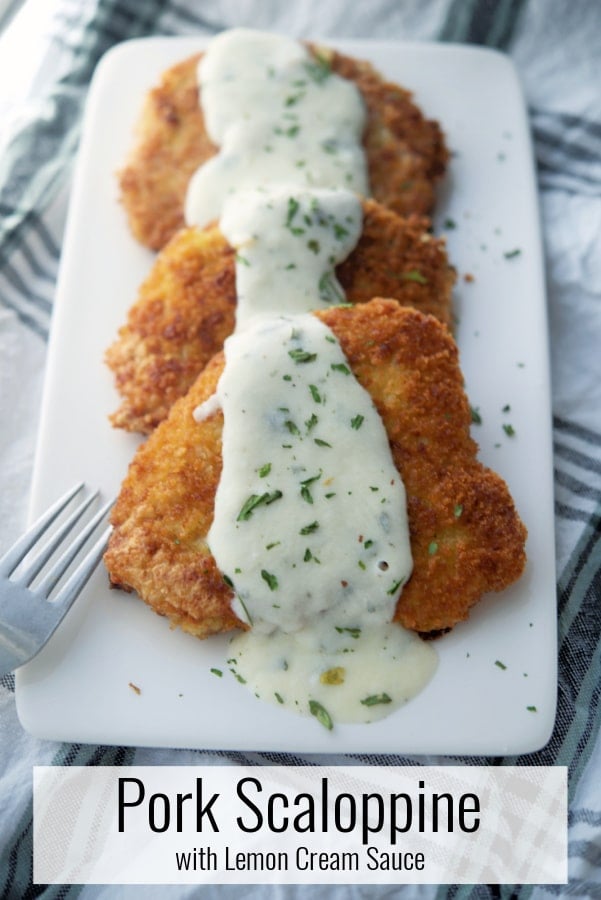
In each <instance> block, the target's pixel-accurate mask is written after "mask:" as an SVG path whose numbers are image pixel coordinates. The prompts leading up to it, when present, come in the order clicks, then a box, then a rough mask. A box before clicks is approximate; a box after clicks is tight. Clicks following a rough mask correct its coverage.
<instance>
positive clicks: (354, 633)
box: [334, 625, 361, 640]
mask: <svg viewBox="0 0 601 900" xmlns="http://www.w3.org/2000/svg"><path fill="white" fill-rule="evenodd" d="M334 628H335V629H336V631H337V632H338V634H350V636H351V637H352V638H354V639H355V640H357V638H358V637H360V636H361V629H360V628H348V627H345V626H343V625H335V626H334Z"/></svg>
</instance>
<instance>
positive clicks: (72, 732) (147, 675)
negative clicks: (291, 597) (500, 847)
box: [17, 38, 557, 755]
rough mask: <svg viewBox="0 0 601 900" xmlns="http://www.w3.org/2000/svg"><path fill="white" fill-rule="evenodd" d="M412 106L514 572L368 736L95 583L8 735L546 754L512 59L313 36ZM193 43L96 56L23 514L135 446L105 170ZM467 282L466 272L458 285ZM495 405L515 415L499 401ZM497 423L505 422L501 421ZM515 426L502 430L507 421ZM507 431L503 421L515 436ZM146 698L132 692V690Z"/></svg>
mask: <svg viewBox="0 0 601 900" xmlns="http://www.w3.org/2000/svg"><path fill="white" fill-rule="evenodd" d="M323 43H329V44H331V45H334V46H337V47H339V48H340V49H341V50H343V51H344V52H346V53H349V54H352V55H355V56H357V57H361V58H364V59H369V60H371V61H372V62H373V63H374V64H375V65H376V67H377V68H378V69H379V70H380V71H381V72H382V73H383V74H384V75H386V76H387V77H388V78H390V79H392V80H394V81H397V82H399V83H401V84H403V85H404V86H406V87H408V88H409V89H410V90H412V91H413V92H414V95H415V99H416V101H417V102H418V104H419V105H420V106H421V108H422V109H423V111H424V112H425V114H426V115H427V116H428V117H430V118H436V119H438V120H439V121H440V122H441V123H442V126H443V128H444V130H445V133H446V135H447V139H448V143H449V146H450V148H451V150H452V154H453V155H452V159H451V163H450V169H449V174H448V177H447V180H446V182H445V184H444V185H443V187H442V189H441V191H440V197H439V203H438V207H437V214H436V218H435V231H436V232H437V233H445V234H446V235H447V238H448V249H449V255H450V257H451V260H452V262H453V263H454V265H455V266H456V267H457V271H458V281H457V288H456V292H455V309H456V314H457V328H456V336H457V340H458V343H459V347H460V352H461V364H462V368H463V371H464V374H465V379H466V386H467V391H468V394H469V397H470V402H471V404H472V406H473V407H474V408H477V409H478V410H479V412H480V416H481V419H482V422H481V424H479V425H474V437H475V438H476V440H477V441H478V443H479V444H480V448H481V451H480V458H481V459H482V461H483V462H484V463H485V464H487V465H489V466H491V467H492V468H494V469H495V470H496V471H498V472H499V473H500V474H501V475H502V476H503V477H504V478H505V479H506V480H507V482H508V484H509V487H510V489H511V491H512V493H513V496H514V498H515V501H516V504H517V507H518V509H519V512H520V514H521V516H522V518H523V520H524V521H525V523H526V525H527V527H528V530H529V538H528V545H527V552H528V566H527V570H526V573H525V575H524V576H523V577H522V579H521V580H520V581H519V582H518V583H517V584H516V585H515V586H514V587H512V588H511V589H509V590H507V591H506V592H504V593H503V594H502V595H500V596H499V595H495V596H490V597H486V598H484V599H483V601H482V602H481V603H480V604H479V605H478V606H477V607H476V608H475V609H474V611H473V613H472V615H471V617H470V619H469V621H468V622H466V623H464V624H462V625H460V626H458V627H457V628H455V630H454V631H453V632H451V633H450V634H449V635H447V636H445V637H444V638H442V639H440V640H439V641H438V642H437V643H436V650H437V652H438V656H439V665H438V670H437V672H436V674H435V676H434V678H433V679H432V681H431V682H430V684H429V685H428V686H427V687H426V689H425V690H424V691H423V692H422V693H421V694H420V695H419V696H418V697H416V698H415V699H414V700H413V701H411V702H410V703H409V704H408V705H406V706H405V707H403V708H401V709H400V710H398V711H397V712H396V713H394V714H393V715H391V716H390V717H388V718H387V719H384V720H382V721H381V722H378V723H374V724H371V725H337V726H336V727H335V728H334V730H333V731H331V732H329V731H326V730H325V729H324V728H323V727H322V726H321V725H320V724H319V723H318V722H317V721H316V720H315V719H313V718H311V717H309V718H306V717H301V716H295V715H294V714H292V713H290V712H288V711H286V710H282V709H278V708H277V707H275V706H272V705H270V704H266V703H262V702H260V701H259V700H256V699H255V698H254V697H253V696H252V694H250V693H249V692H248V691H247V690H246V689H245V688H244V687H243V686H241V685H239V684H238V683H237V682H236V681H235V679H234V678H233V677H232V678H230V677H229V675H227V673H226V675H224V677H223V678H217V677H216V676H215V675H214V674H212V673H211V668H212V667H219V668H224V669H225V668H226V667H225V666H223V661H224V659H225V658H226V655H227V640H228V639H227V638H225V637H223V638H215V639H211V640H207V641H204V642H200V641H198V640H197V639H195V638H193V637H191V636H189V635H186V634H184V633H182V632H181V631H172V630H170V628H169V625H168V622H167V621H166V620H165V619H162V618H160V617H159V616H156V615H155V614H154V613H153V612H152V611H151V610H149V609H148V608H147V607H146V606H145V604H143V603H142V602H141V601H140V600H139V599H138V598H137V597H136V596H134V595H127V594H124V593H122V592H119V591H111V590H109V587H108V579H107V575H106V572H105V571H104V570H103V569H102V568H101V569H99V570H98V571H97V572H96V573H95V575H94V577H93V579H92V580H91V582H90V583H89V585H88V587H87V589H86V591H85V593H84V595H83V596H82V597H81V598H80V600H79V601H78V603H77V604H76V606H75V608H74V609H73V610H72V611H71V613H70V614H69V616H68V617H67V619H66V620H65V622H64V623H63V625H62V626H61V628H60V629H59V630H58V632H57V633H56V634H55V635H54V637H53V639H52V640H51V642H50V643H49V644H48V645H47V647H46V648H45V650H44V651H43V652H42V654H40V655H39V656H38V657H37V658H36V659H35V660H34V661H33V662H31V663H30V664H28V665H27V666H25V667H23V668H22V669H21V670H20V671H19V672H18V675H17V704H18V712H19V716H20V719H21V722H22V724H23V726H24V727H25V728H26V729H27V730H28V731H30V732H32V733H33V734H35V735H37V736H39V737H44V738H51V739H55V740H67V741H78V742H90V743H103V744H128V745H136V746H165V747H189V748H215V749H217V748H219V749H238V750H272V751H290V752H316V753H324V752H325V753H340V752H364V753H369V752H374V753H375V752H377V753H411V754H413V753H419V754H422V753H430V754H434V753H436V754H474V755H479V754H495V755H501V754H514V753H520V752H527V751H532V750H535V749H537V748H539V747H541V746H542V745H543V744H545V743H546V741H547V740H548V738H549V736H550V734H551V731H552V728H553V723H554V718H555V704H556V684H557V673H556V598H555V563H554V530H553V483H552V451H551V426H550V421H551V416H550V386H549V372H548V346H547V340H548V339H547V320H546V304H545V293H544V279H543V266H542V249H541V238H540V231H539V222H538V209H537V196H536V185H535V176H534V169H533V161H532V149H531V144H530V136H529V131H528V124H527V118H526V112H525V107H524V102H523V98H522V95H521V91H520V87H519V84H518V80H517V78H516V74H515V71H514V69H513V67H512V64H511V63H510V61H509V60H508V59H507V58H506V57H505V56H503V55H501V54H499V53H497V52H495V51H490V50H485V49H479V48H468V47H463V46H452V45H429V44H419V45H409V44H401V43H382V42H368V41H334V40H329V41H324V42H323ZM204 46H205V42H204V41H203V40H201V39H198V40H195V39H190V38H148V39H143V40H139V41H133V42H129V43H126V44H122V45H120V46H118V47H117V48H115V49H113V50H112V51H110V53H109V54H108V55H107V56H106V57H105V58H104V59H103V60H102V62H101V64H100V65H99V67H98V70H97V72H96V75H95V78H94V81H93V85H92V88H91V91H90V95H89V101H88V105H87V112H86V116H85V122H84V128H83V136H82V142H81V148H80V152H79V158H78V164H77V170H76V175H75V183H74V188H73V194H72V199H71V207H70V214H69V220H68V226H67V231H66V236H65V243H64V248H63V256H62V264H61V272H60V279H59V284H58V290H57V297H56V308H55V312H54V320H53V329H52V336H51V343H50V348H49V359H48V373H47V382H46V390H45V396H44V402H43V414H42V422H41V428H40V436H39V446H38V453H37V458H36V465H35V478H34V486H33V494H32V515H35V514H37V513H38V512H40V511H41V510H42V509H44V508H45V507H46V506H47V505H49V503H50V502H51V501H52V500H54V499H55V498H56V497H57V496H59V495H60V494H61V493H62V492H63V490H65V489H67V488H68V487H69V486H70V485H71V484H73V483H74V482H75V481H77V480H79V479H81V480H84V481H85V482H87V483H88V484H89V485H93V486H97V487H99V488H100V489H101V491H102V493H103V494H104V495H106V496H107V497H110V496H114V495H115V494H116V493H117V491H118V489H119V485H120V482H121V479H122V478H123V476H124V474H125V472H126V469H127V466H128V463H129V461H130V459H131V457H132V455H133V453H134V450H135V446H136V444H137V441H136V439H135V438H134V437H132V436H131V435H127V434H122V433H120V432H118V431H115V430H113V429H112V428H111V427H110V425H109V423H108V421H107V416H108V414H109V413H110V412H111V411H112V410H113V409H114V408H115V407H116V405H117V397H116V394H115V392H114V388H113V385H112V380H111V376H110V373H109V372H108V370H106V368H105V367H104V365H103V354H104V351H105V349H106V347H107V346H108V345H109V344H110V343H111V342H112V340H113V339H114V336H115V333H116V331H117V329H118V327H119V326H120V325H121V324H122V323H123V322H124V320H125V316H126V313H127V309H128V307H129V305H130V304H131V303H132V302H133V300H134V299H135V296H136V291H137V288H138V286H139V284H140V282H141V281H142V279H143V278H144V277H145V275H146V274H147V273H148V271H149V269H150V267H151V264H152V259H153V257H152V254H150V253H149V252H148V251H146V250H144V249H143V248H141V247H140V246H139V245H137V244H136V242H135V241H134V239H133V238H132V237H131V235H130V233H129V231H128V228H127V225H126V221H125V215H124V212H123V210H122V208H121V207H120V204H119V201H118V196H117V183H116V177H115V173H116V171H117V170H118V169H119V167H120V166H121V165H122V164H123V162H124V159H125V157H126V154H127V152H128V150H129V148H130V146H131V143H132V136H133V129H134V123H135V121H136V119H137V116H138V112H139V110H140V107H141V103H142V100H143V97H144V94H145V92H146V91H147V90H148V89H149V88H150V87H152V86H153V85H154V84H155V83H156V82H157V80H158V77H159V74H160V73H161V72H162V70H164V69H165V68H166V67H168V66H169V65H171V64H172V63H174V62H176V61H178V60H180V59H183V58H185V57H186V56H187V55H188V54H191V53H193V52H195V51H197V50H199V49H202V48H203V47H204ZM466 275H467V276H468V278H467V280H466V278H465V276H466ZM507 407H509V409H507ZM504 410H505V411H504ZM504 425H506V426H509V425H511V427H512V429H513V431H514V433H513V434H507V433H506V430H504V428H503V426H504ZM508 430H509V431H511V429H508ZM132 684H134V685H136V686H137V687H138V688H139V693H138V692H136V691H134V690H133V689H132V687H131V685H132Z"/></svg>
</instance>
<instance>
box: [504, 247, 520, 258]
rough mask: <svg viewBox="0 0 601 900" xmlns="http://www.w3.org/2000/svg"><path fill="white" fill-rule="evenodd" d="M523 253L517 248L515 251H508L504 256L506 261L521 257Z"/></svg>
mask: <svg viewBox="0 0 601 900" xmlns="http://www.w3.org/2000/svg"><path fill="white" fill-rule="evenodd" d="M521 252H522V251H521V250H520V249H519V247H516V248H515V250H508V251H507V252H506V253H504V254H503V256H504V257H505V259H514V258H515V257H516V256H520V254H521Z"/></svg>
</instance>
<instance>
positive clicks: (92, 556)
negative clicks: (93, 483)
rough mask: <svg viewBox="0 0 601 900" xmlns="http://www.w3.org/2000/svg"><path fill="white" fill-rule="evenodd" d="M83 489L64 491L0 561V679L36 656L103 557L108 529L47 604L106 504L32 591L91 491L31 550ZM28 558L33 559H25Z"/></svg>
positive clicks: (90, 498) (79, 486)
mask: <svg viewBox="0 0 601 900" xmlns="http://www.w3.org/2000/svg"><path fill="white" fill-rule="evenodd" d="M83 487H84V485H83V484H77V485H75V487H73V488H71V490H69V491H67V493H66V494H65V495H64V496H63V497H61V498H60V500H57V502H56V503H55V504H54V505H53V506H51V507H50V509H48V510H47V511H46V512H45V513H44V514H43V515H42V516H41V517H40V518H39V519H38V521H37V522H35V523H34V524H33V525H32V526H31V528H30V529H29V530H28V531H27V533H26V534H24V535H23V537H21V538H20V539H19V540H18V541H17V542H16V544H14V545H13V547H11V549H10V550H9V551H8V552H7V553H5V554H4V556H3V557H2V558H1V559H0V676H2V675H5V674H6V673H7V672H11V671H13V669H17V668H18V667H19V666H22V665H23V664H24V663H26V662H28V661H29V660H30V659H33V657H34V656H36V654H37V653H39V651H40V650H41V649H42V647H43V646H44V645H45V644H46V643H47V641H48V640H49V639H50V637H51V636H52V634H53V633H54V631H55V630H56V628H57V627H58V625H59V624H60V623H61V621H62V620H63V618H64V616H65V615H66V614H67V612H68V611H69V609H70V608H71V606H72V604H73V602H74V601H75V600H76V598H77V597H78V596H79V594H80V593H81V591H82V589H83V588H84V586H85V585H86V583H87V581H88V579H89V577H90V576H91V574H92V572H93V571H94V569H95V568H96V566H97V565H98V562H99V561H100V558H101V557H102V554H103V553H104V550H105V548H106V544H107V541H108V538H109V534H110V532H111V528H110V526H108V527H107V528H106V529H105V530H104V531H103V533H102V535H101V536H100V537H99V538H98V539H97V540H96V541H95V543H94V545H93V546H92V547H91V549H90V550H89V551H88V552H86V553H85V555H84V556H83V557H82V559H81V560H80V562H79V564H78V565H77V567H76V568H75V569H74V570H73V572H72V573H71V574H70V575H69V577H68V578H67V580H66V581H65V583H64V584H63V585H62V586H61V588H60V589H59V591H58V593H57V594H56V596H54V597H53V598H52V600H49V597H50V595H51V594H52V591H53V590H54V589H55V588H56V587H57V585H58V583H59V582H60V581H61V579H62V578H63V576H64V575H65V573H66V571H67V569H68V568H69V567H70V566H71V564H72V563H73V562H74V561H75V559H76V558H77V556H78V555H79V553H80V551H81V550H82V548H83V546H84V545H85V543H86V542H87V540H88V539H89V538H90V537H91V536H92V534H93V533H94V531H95V529H96V528H97V526H98V525H99V524H100V522H101V521H102V519H103V518H104V516H105V515H106V514H107V512H108V510H109V509H110V508H111V506H112V501H111V502H109V503H107V504H105V505H104V506H103V507H102V509H99V510H98V512H97V513H96V515H95V516H94V517H93V518H92V519H90V521H89V522H88V523H87V524H86V525H85V527H84V528H83V529H82V530H81V531H80V532H79V534H78V535H77V537H75V539H74V540H73V541H72V542H71V543H69V544H68V545H67V546H66V549H64V551H63V552H62V553H61V555H60V556H59V557H58V558H57V559H56V560H53V561H52V563H51V566H50V568H49V569H48V571H46V572H45V574H44V575H43V576H42V578H41V580H40V581H39V582H38V583H37V584H36V585H35V586H34V585H33V582H34V581H35V579H36V578H37V577H38V575H40V573H41V572H42V569H43V568H44V566H45V565H46V563H48V562H49V561H50V559H51V557H52V556H53V555H54V554H55V552H56V551H57V550H58V548H59V547H60V546H61V544H63V543H65V541H66V538H67V537H68V536H69V535H70V534H71V532H72V531H73V528H74V526H75V525H76V524H77V522H78V521H79V520H80V519H81V517H82V515H83V514H84V512H85V511H86V510H87V509H88V508H89V507H90V506H91V504H92V503H93V502H94V500H95V499H96V497H97V496H98V492H97V491H96V492H95V493H93V494H90V495H89V496H88V497H86V498H85V499H82V500H80V501H79V503H78V505H77V507H75V508H73V510H72V511H71V513H70V514H69V516H68V518H67V519H65V521H64V522H62V523H61V524H60V526H59V527H58V528H57V529H56V531H55V532H54V533H53V534H52V535H51V537H50V538H49V540H48V542H47V543H46V544H44V545H43V546H42V547H41V549H37V548H38V547H39V546H40V544H41V543H42V541H43V539H44V537H45V535H46V533H47V532H48V529H49V527H50V526H51V525H52V523H53V522H54V521H55V520H56V519H57V518H58V517H59V516H60V514H61V513H62V512H63V511H64V510H66V509H67V507H68V506H69V504H70V502H71V501H72V500H73V499H74V498H75V497H76V495H77V494H79V493H80V492H81V491H82V489H83ZM36 550H37V552H36ZM32 552H33V558H32V559H27V557H29V556H30V554H31V553H32ZM21 564H23V565H21Z"/></svg>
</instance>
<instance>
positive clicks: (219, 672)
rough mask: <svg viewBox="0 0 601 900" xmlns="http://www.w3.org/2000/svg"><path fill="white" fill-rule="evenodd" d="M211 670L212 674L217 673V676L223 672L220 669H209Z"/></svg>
mask: <svg viewBox="0 0 601 900" xmlns="http://www.w3.org/2000/svg"><path fill="white" fill-rule="evenodd" d="M211 672H212V673H213V675H217V677H218V678H222V677H223V672H222V671H221V669H211Z"/></svg>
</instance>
